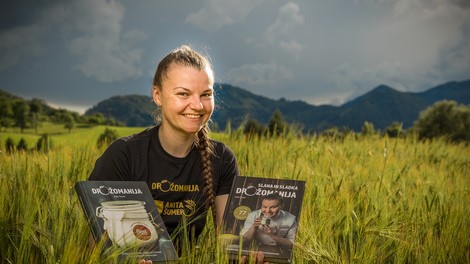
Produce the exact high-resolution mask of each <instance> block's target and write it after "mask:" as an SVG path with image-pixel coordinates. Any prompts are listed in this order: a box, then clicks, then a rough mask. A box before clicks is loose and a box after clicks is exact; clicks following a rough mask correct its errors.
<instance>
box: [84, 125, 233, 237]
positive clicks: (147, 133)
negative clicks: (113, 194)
mask: <svg viewBox="0 0 470 264" xmlns="http://www.w3.org/2000/svg"><path fill="white" fill-rule="evenodd" d="M212 142H213V144H214V148H215V155H214V157H213V160H212V164H213V177H214V179H213V181H214V191H215V193H216V195H222V194H228V193H229V192H230V188H231V185H232V181H233V177H235V176H236V175H238V166H237V162H236V158H235V155H234V154H233V152H232V151H231V150H230V149H229V148H228V147H227V146H225V145H224V144H223V143H221V142H217V141H213V140H212ZM89 180H104V181H145V182H147V184H148V186H149V188H150V190H151V192H152V195H153V198H154V200H155V203H156V205H157V207H158V209H159V211H160V214H161V216H162V219H163V221H164V222H165V226H166V228H167V229H168V232H170V234H171V233H172V232H173V231H174V230H175V228H176V227H177V226H178V224H179V223H180V222H181V220H182V217H183V216H186V217H187V220H188V221H189V222H188V223H191V226H193V227H195V230H194V231H195V233H196V235H199V234H200V232H201V231H202V229H203V228H204V225H205V220H206V218H205V209H204V208H205V205H204V201H205V200H206V196H205V195H204V192H203V189H204V185H205V184H204V180H203V179H202V176H201V156H200V153H199V151H198V150H197V149H196V148H193V149H192V150H191V151H190V152H189V153H188V155H187V156H186V157H184V158H176V157H173V156H171V155H170V154H168V153H167V152H166V151H165V150H164V149H163V147H162V145H161V144H160V140H159V138H158V126H155V127H152V128H149V129H146V130H144V131H142V132H140V133H138V134H134V135H131V136H128V137H123V138H120V139H118V140H116V141H115V142H113V143H112V144H111V145H110V146H109V147H108V148H107V149H106V151H105V152H104V153H103V155H102V156H101V157H100V158H98V160H97V161H96V164H95V167H94V169H93V171H92V173H91V175H90V177H89Z"/></svg>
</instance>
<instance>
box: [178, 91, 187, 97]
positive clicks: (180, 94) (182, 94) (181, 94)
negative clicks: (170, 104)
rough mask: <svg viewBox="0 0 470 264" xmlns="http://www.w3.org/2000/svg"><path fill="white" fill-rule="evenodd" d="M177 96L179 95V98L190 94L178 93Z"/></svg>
mask: <svg viewBox="0 0 470 264" xmlns="http://www.w3.org/2000/svg"><path fill="white" fill-rule="evenodd" d="M177 95H179V96H189V94H188V93H185V92H180V93H177Z"/></svg>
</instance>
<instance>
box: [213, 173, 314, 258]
mask: <svg viewBox="0 0 470 264" xmlns="http://www.w3.org/2000/svg"><path fill="white" fill-rule="evenodd" d="M304 191H305V181H302V180H291V179H273V178H265V177H254V176H237V177H235V179H234V181H233V185H232V189H231V191H230V195H229V198H228V202H227V207H226V209H225V213H224V218H223V223H222V229H221V234H219V243H221V244H222V246H223V248H224V250H225V251H226V252H227V253H228V256H229V258H230V259H238V258H240V257H241V256H244V255H246V256H250V255H251V254H252V253H254V252H259V251H262V252H263V253H264V261H268V262H271V263H291V262H292V252H293V248H294V243H295V237H296V235H297V229H298V223H299V218H300V212H301V209H302V200H303V196H304Z"/></svg>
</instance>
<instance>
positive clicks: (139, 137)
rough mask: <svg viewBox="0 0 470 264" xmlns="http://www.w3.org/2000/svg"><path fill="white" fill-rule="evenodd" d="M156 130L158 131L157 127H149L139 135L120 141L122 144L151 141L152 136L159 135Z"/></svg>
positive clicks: (129, 136)
mask: <svg viewBox="0 0 470 264" xmlns="http://www.w3.org/2000/svg"><path fill="white" fill-rule="evenodd" d="M156 130H157V126H153V127H148V128H146V129H144V130H142V131H140V132H138V133H135V134H132V135H128V136H124V137H121V138H119V139H118V140H120V141H122V142H134V141H141V140H147V139H150V138H151V136H152V135H156V133H157V132H156Z"/></svg>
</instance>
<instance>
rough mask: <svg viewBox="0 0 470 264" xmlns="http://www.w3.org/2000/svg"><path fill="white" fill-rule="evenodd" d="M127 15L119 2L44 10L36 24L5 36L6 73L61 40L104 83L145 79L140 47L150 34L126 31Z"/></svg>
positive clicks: (99, 0)
mask: <svg viewBox="0 0 470 264" xmlns="http://www.w3.org/2000/svg"><path fill="white" fill-rule="evenodd" d="M124 12H125V10H124V7H123V5H122V4H120V3H119V2H117V1H115V0H110V1H109V0H74V1H68V2H58V3H54V5H52V6H48V7H45V8H42V9H39V10H37V12H36V14H35V17H36V19H34V20H32V21H31V22H30V23H31V24H30V25H22V26H19V27H13V28H11V29H10V30H8V31H3V32H2V33H1V34H0V48H1V50H2V53H1V54H0V70H1V69H6V68H8V67H13V66H15V65H16V64H18V63H20V62H22V61H24V60H26V59H29V58H31V57H40V56H41V55H42V54H43V52H45V51H46V50H47V49H48V45H47V42H48V41H50V39H49V38H50V37H52V36H55V37H57V36H58V37H59V39H61V40H63V41H64V43H65V46H66V48H67V49H68V51H69V52H70V53H71V54H72V55H74V56H75V57H76V59H77V63H76V65H75V66H76V68H77V69H78V70H79V71H80V72H82V73H83V74H84V75H85V76H88V77H92V78H95V79H97V80H99V81H101V82H114V81H120V80H124V79H127V78H135V77H139V76H141V75H142V73H143V71H142V69H141V68H140V61H141V58H142V56H143V50H142V49H139V48H135V43H136V42H138V41H140V40H142V39H145V38H146V35H145V34H144V33H142V32H139V31H123V30H122V25H121V23H122V20H123V18H124Z"/></svg>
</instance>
